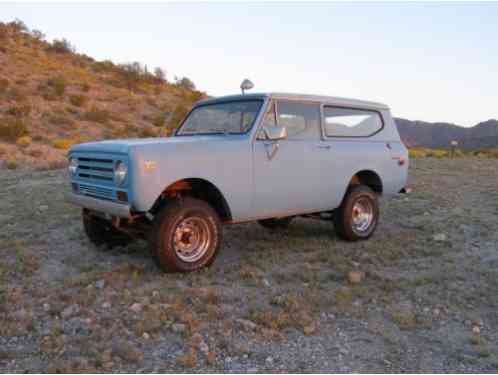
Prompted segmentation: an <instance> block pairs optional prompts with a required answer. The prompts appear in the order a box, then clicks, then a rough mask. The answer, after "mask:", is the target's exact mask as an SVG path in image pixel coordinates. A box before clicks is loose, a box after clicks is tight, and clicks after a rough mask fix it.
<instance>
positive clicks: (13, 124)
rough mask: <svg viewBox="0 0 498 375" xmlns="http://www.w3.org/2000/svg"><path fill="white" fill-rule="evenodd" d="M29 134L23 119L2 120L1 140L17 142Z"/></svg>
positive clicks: (0, 124)
mask: <svg viewBox="0 0 498 375" xmlns="http://www.w3.org/2000/svg"><path fill="white" fill-rule="evenodd" d="M27 134H28V128H27V126H26V123H25V122H24V121H23V120H22V119H19V118H12V117H4V118H3V119H0V138H3V139H6V140H9V141H15V140H16V139H17V138H19V137H22V136H24V135H27Z"/></svg>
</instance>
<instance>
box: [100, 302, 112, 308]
mask: <svg viewBox="0 0 498 375" xmlns="http://www.w3.org/2000/svg"><path fill="white" fill-rule="evenodd" d="M102 308H103V309H109V308H111V304H110V303H109V302H104V303H103V304H102Z"/></svg>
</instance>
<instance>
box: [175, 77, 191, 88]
mask: <svg viewBox="0 0 498 375" xmlns="http://www.w3.org/2000/svg"><path fill="white" fill-rule="evenodd" d="M175 85H176V86H178V87H181V88H183V89H186V90H195V85H194V82H192V80H191V79H190V78H187V77H182V78H177V77H175Z"/></svg>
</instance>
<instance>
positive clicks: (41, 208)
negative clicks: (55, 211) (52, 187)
mask: <svg viewBox="0 0 498 375" xmlns="http://www.w3.org/2000/svg"><path fill="white" fill-rule="evenodd" d="M38 209H39V210H40V211H41V212H45V211H47V210H48V206H47V205H46V204H42V205H41V206H40V207H38Z"/></svg>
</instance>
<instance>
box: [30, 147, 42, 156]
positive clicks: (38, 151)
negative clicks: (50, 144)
mask: <svg viewBox="0 0 498 375" xmlns="http://www.w3.org/2000/svg"><path fill="white" fill-rule="evenodd" d="M27 154H28V155H29V156H31V157H33V158H39V157H40V156H42V155H43V151H42V150H41V149H40V148H38V147H34V146H31V147H29V148H28V150H27Z"/></svg>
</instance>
